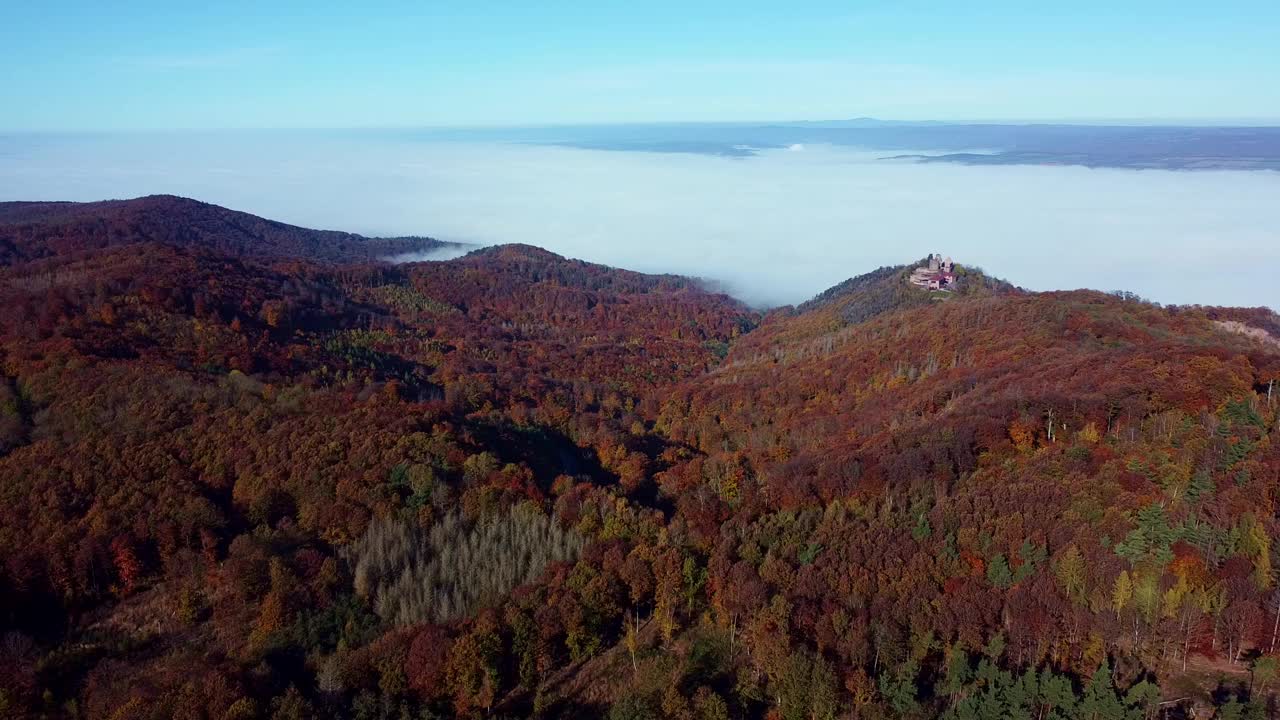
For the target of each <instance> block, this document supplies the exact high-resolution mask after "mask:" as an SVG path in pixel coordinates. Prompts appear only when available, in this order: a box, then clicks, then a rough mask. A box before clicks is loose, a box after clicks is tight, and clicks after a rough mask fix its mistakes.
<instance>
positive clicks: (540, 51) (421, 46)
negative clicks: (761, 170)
mask: <svg viewBox="0 0 1280 720" xmlns="http://www.w3.org/2000/svg"><path fill="white" fill-rule="evenodd" d="M184 5H187V4H186V3H174V2H172V0H166V1H165V2H155V3H150V2H118V3H103V2H98V1H96V0H95V1H92V2H56V1H50V2H9V3H6V8H5V10H4V12H3V22H0V92H2V93H3V94H2V97H3V98H4V100H3V103H2V104H0V129H8V130H67V129H167V128H240V127H351V126H422V125H428V126H430V125H519V124H557V123H606V122H644V121H686V120H687V121H748V120H785V119H832V118H848V117H858V116H874V117H882V118H895V119H943V120H972V119H1009V120H1016V119H1028V120H1045V119H1049V120H1095V119H1107V118H1124V119H1150V120H1226V121H1249V120H1252V121H1266V122H1269V123H1273V122H1275V121H1277V119H1280V91H1277V89H1276V78H1277V77H1280V52H1277V51H1276V48H1275V43H1276V42H1277V37H1280V3H1277V2H1275V1H1274V0H1266V1H1259V2H1217V3H1179V2H1176V0H1166V1H1164V2H1143V1H1129V0H1126V1H1124V2H1116V1H1115V0H1110V1H1107V2H1094V1H1092V0H1079V1H1076V2H1070V3H1061V4H1060V5H1059V6H1058V7H1057V8H1056V9H1054V8H1052V7H1050V6H1049V5H1048V4H1047V3H1030V2H1025V1H1023V2H986V3H979V2H972V3H954V2H913V1H911V0H903V1H899V2H865V3H856V2H853V3H851V2H810V3H777V2H749V1H745V0H735V1H733V2H702V3H689V2H666V1H665V0H649V1H647V2H628V3H613V2H608V1H606V0H597V1H595V2H528V1H522V2H484V1H482V0H473V1H471V2H457V3H439V2H413V3H402V4H397V3H382V4H379V6H378V7H377V8H376V9H372V8H370V7H368V6H366V4H364V3H353V2H346V3H340V4H333V5H332V6H327V5H326V4H324V3H320V2H308V3H288V2H270V3H265V2H218V3H203V4H200V5H203V6H202V7H183V6H184ZM191 5H195V4H191ZM1046 8H1047V9H1046Z"/></svg>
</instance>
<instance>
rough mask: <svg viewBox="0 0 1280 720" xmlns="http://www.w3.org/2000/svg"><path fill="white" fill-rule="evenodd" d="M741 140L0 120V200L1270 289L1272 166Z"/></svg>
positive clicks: (1045, 285)
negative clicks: (951, 157)
mask: <svg viewBox="0 0 1280 720" xmlns="http://www.w3.org/2000/svg"><path fill="white" fill-rule="evenodd" d="M805 150H806V151H805V152H788V151H786V150H777V151H767V152H764V153H762V154H760V155H759V156H757V157H752V158H722V157H710V156H701V155H679V154H657V153H630V152H600V151H590V150H576V149H565V148H555V147H538V146H522V145H485V144H441V143H418V142H409V141H400V140H394V141H393V140H388V139H385V137H384V138H379V137H377V136H364V135H359V134H326V133H320V132H309V133H285V132H278V133H220V134H206V135H199V136H193V135H185V134H173V135H132V136H115V137H100V138H79V139H56V138H49V137H44V138H38V139H32V138H25V139H14V138H11V139H9V140H8V141H4V140H3V139H2V138H0V155H4V156H6V162H5V163H4V164H2V165H0V200H8V199H62V200H96V199H101V198H105V197H131V196H136V195H143V194H148V193H160V192H165V193H174V194H179V195H186V196H190V197H195V198H198V199H202V200H206V201H209V202H215V203H218V204H222V205H226V206H229V207H232V208H236V209H240V210H245V211H248V212H253V213H255V214H259V215H263V216H266V217H270V218H274V219H279V220H283V221H286V222H292V223H297V224H301V225H307V226H312V227H323V228H332V229H339V230H349V231H354V232H362V233H366V234H386V235H401V234H422V235H431V236H434V237H438V238H440V239H443V240H455V241H462V242H472V243H480V244H490V243H504V242H522V243H529V244H533V245H540V246H543V247H546V248H548V249H550V250H553V251H555V252H559V253H562V254H565V255H569V256H573V257H580V258H584V259H587V260H592V261H596V262H603V263H608V264H612V265H619V266H623V267H628V268H632V269H637V270H643V271H649V272H680V273H686V274H692V275H699V276H702V277H706V278H709V279H712V280H715V281H717V282H719V283H722V284H723V286H724V287H726V288H728V289H729V290H730V291H732V292H733V293H735V294H736V295H738V296H739V297H742V298H744V299H746V300H748V301H750V302H753V303H758V304H774V303H790V302H798V301H801V300H804V299H806V298H807V297H809V296H811V295H813V294H815V293H817V292H819V291H821V290H823V289H824V288H826V287H828V286H830V285H832V284H835V283H837V282H839V281H841V280H843V279H845V278H847V277H849V276H851V275H856V274H859V273H862V272H865V271H867V270H870V269H873V268H875V267H877V266H879V265H882V264H897V263H903V262H907V261H910V260H914V259H916V258H920V257H923V256H924V255H925V254H927V253H929V252H935V251H937V252H943V253H946V254H949V255H952V256H954V257H955V258H956V259H957V261H959V262H962V263H964V262H967V263H971V264H977V265H981V266H983V267H985V268H986V269H987V270H989V271H991V272H993V273H995V274H997V275H1000V276H1003V277H1006V278H1008V279H1009V280H1010V281H1012V282H1014V283H1016V284H1019V285H1023V286H1026V287H1030V288H1033V289H1054V288H1075V287H1094V288H1098V289H1103V290H1112V289H1127V290H1132V291H1135V292H1138V293H1140V294H1142V295H1144V296H1147V297H1150V298H1152V299H1154V300H1158V301H1161V302H1166V303H1191V302H1198V303H1206V304H1209V303H1212V304H1238V305H1260V304H1267V305H1270V306H1272V307H1277V306H1280V291H1277V289H1276V287H1277V286H1276V284H1275V281H1274V274H1275V268H1277V267H1280V203H1276V202H1275V198H1276V197H1277V196H1280V173H1267V172H1167V171H1141V172H1139V171H1127V170H1089V169H1085V168H1077V167H966V166H959V165H947V164H929V165H919V164H911V163H900V162H879V161H877V160H876V159H875V158H877V157H878V156H879V155H881V154H882V153H866V152H856V151H851V150H848V149H840V148H829V147H823V146H814V145H808V146H806V148H805Z"/></svg>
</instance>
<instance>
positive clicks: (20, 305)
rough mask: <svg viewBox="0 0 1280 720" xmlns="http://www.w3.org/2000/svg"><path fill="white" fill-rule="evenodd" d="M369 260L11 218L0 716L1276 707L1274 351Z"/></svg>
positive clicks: (233, 220)
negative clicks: (775, 306) (777, 306)
mask: <svg viewBox="0 0 1280 720" xmlns="http://www.w3.org/2000/svg"><path fill="white" fill-rule="evenodd" d="M377 242H382V241H368V240H365V239H363V238H359V237H358V236H350V235H346V234H343V233H327V232H318V231H309V230H302V229H299V228H292V227H291V226H285V225H280V224H277V223H272V222H270V221H267V220H262V219H259V218H254V217H252V216H248V215H243V214H240V213H235V212H233V211H230V210H224V209H222V208H216V207H214V206H209V205H204V204H200V203H195V202H194V201H187V200H180V199H176V198H167V197H160V198H144V199H140V200H137V201H124V202H121V203H94V204H85V205H72V204H48V203H41V204H7V205H2V206H0V248H3V250H0V262H2V263H3V266H2V267H0V352H2V354H0V360H2V363H0V637H3V640H2V641H0V717H6V718H7V717H14V718H170V717H181V718H218V719H226V718H237V719H238V718H273V719H274V718H280V719H282V720H283V719H284V718H334V719H336V718H361V719H370V720H371V719H375V718H377V719H382V718H394V719H399V718H433V717H454V716H456V717H531V716H538V717H574V718H598V717H609V718H616V719H618V720H622V719H624V718H626V719H631V718H682V719H683V718H689V719H696V720H703V719H706V720H712V719H719V718H730V717H735V718H736V717H748V718H785V719H786V720H801V719H808V720H815V719H819V718H823V719H825V718H836V717H859V718H932V717H947V718H996V717H1035V718H1072V719H1074V718H1129V717H1133V718H1139V717H1153V716H1157V714H1158V713H1161V712H1164V713H1184V715H1183V716H1186V715H1185V713H1186V712H1190V711H1192V710H1193V709H1197V710H1198V711H1199V712H1200V715H1199V716H1198V717H1209V716H1211V715H1213V716H1216V717H1222V718H1227V717H1241V716H1264V715H1265V713H1266V712H1267V708H1268V707H1269V705H1268V703H1273V702H1274V700H1273V699H1272V693H1273V691H1274V690H1275V689H1276V686H1277V685H1280V682H1277V678H1276V674H1277V665H1276V662H1275V660H1274V659H1273V658H1272V655H1271V654H1272V653H1273V652H1274V651H1275V650H1276V649H1277V647H1276V634H1275V627H1276V626H1277V619H1278V618H1280V614H1278V613H1280V602H1277V598H1280V593H1278V592H1277V583H1276V577H1275V575H1276V573H1275V572H1274V570H1273V568H1274V567H1276V560H1277V558H1276V557H1274V553H1275V552H1276V548H1275V545H1276V543H1274V542H1273V539H1274V538H1275V537H1276V531H1277V527H1278V526H1277V518H1276V505H1275V503H1276V493H1277V489H1278V487H1280V449H1278V448H1277V446H1276V439H1277V431H1278V430H1280V425H1278V424H1277V417H1278V411H1280V388H1276V387H1275V384H1277V383H1278V381H1280V318H1277V317H1276V315H1275V313H1274V312H1272V311H1270V310H1266V309H1261V308H1257V309H1229V308H1199V307H1159V306H1156V305H1153V304H1150V303H1146V302H1143V301H1141V300H1139V299H1137V298H1133V297H1130V296H1116V295H1106V294H1102V293H1096V292H1089V291H1075V292H1059V293H1030V292H1025V291H1021V290H1017V289H1015V288H1012V287H1010V286H1008V285H1007V284H1005V283H1002V282H999V281H996V280H992V279H990V278H988V277H987V276H986V275H985V274H981V273H980V272H978V271H975V270H966V271H965V272H964V276H963V284H958V285H957V286H956V287H954V288H953V289H952V291H951V292H945V293H936V292H933V293H931V292H930V291H928V290H924V289H921V288H917V287H913V286H910V285H909V284H908V283H907V275H908V273H909V269H908V268H907V267H905V266H904V267H903V268H888V269H882V270H880V271H876V272H874V273H871V274H870V275H867V276H862V277H859V278H854V279H852V280H850V281H848V282H847V283H844V284H842V285H840V286H837V287H836V288H833V289H832V290H830V291H827V292H825V293H823V294H821V295H819V296H818V297H817V298H816V299H815V301H813V302H811V303H808V304H806V305H803V306H801V307H799V308H788V309H781V310H776V311H773V312H770V313H768V314H767V315H765V316H761V315H759V314H757V313H755V312H753V311H751V310H749V309H748V308H746V307H744V306H743V305H742V304H740V303H738V302H736V301H734V300H733V299H731V298H729V297H726V296H724V295H720V294H716V293H713V292H709V291H707V290H705V289H704V288H703V286H702V284H701V283H699V282H697V281H695V280H692V279H688V278H681V277H678V276H655V275H645V274H640V273H633V272H629V271H625V270H618V269H613V268H608V267H604V266H600V265H593V264H590V263H585V262H581V261H576V260H570V259H566V258H562V257H560V256H558V255H555V254H553V253H549V252H547V251H545V250H541V249H538V248H533V247H529V246H520V245H511V246H499V247H495V248H488V249H485V250H481V251H477V252H474V253H471V254H469V255H466V256H464V257H461V258H458V259H455V260H451V261H447V262H429V263H415V264H406V265H390V264H386V263H381V262H371V261H370V258H377V257H381V256H382V255H383V254H384V253H383V252H381V251H379V252H376V253H375V252H372V251H371V250H370V249H369V248H370V247H373V245H371V244H370V243H377ZM427 242H430V241H427ZM1161 703H1164V704H1161ZM1259 713H1261V715H1259ZM1175 716H1176V715H1175Z"/></svg>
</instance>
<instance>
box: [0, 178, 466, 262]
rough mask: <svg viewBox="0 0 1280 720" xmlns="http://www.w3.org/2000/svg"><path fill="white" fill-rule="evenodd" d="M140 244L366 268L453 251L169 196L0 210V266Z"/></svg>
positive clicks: (421, 240)
mask: <svg viewBox="0 0 1280 720" xmlns="http://www.w3.org/2000/svg"><path fill="white" fill-rule="evenodd" d="M139 242H161V243H166V244H171V245H180V246H193V247H203V248H206V249H209V250H215V251H218V252H223V253H227V254H231V255H236V256H243V257H275V258H287V257H292V258H307V259H311V260H319V261H325V262H353V261H363V260H372V259H376V258H379V257H384V256H390V255H395V254H399V253H406V252H415V251H423V250H430V249H433V248H439V247H445V246H451V245H452V243H444V242H441V241H438V240H433V239H431V238H425V237H397V238H367V237H363V236H361V235H355V234H352V233H345V232H335V231H331V230H310V229H307V228H302V227H298V226H296V225H287V224H285V223H281V222H275V221H273V220H264V219H262V218H260V217H257V216H254V215H250V214H248V213H243V212H237V211H235V210H228V209H227V208H224V207H219V206H217V205H210V204H208V203H202V202H198V201H196V200H189V199H187V198H180V197H175V196H172V195H152V196H149V197H142V198H137V199H134V200H107V201H103V202H91V203H70V202H7V203H0V265H12V264H14V263H16V262H22V261H27V260H35V259H39V258H44V257H50V256H54V255H66V254H71V253H79V252H86V251H92V250H97V249H101V248H105V247H113V246H117V245H123V244H130V243H139Z"/></svg>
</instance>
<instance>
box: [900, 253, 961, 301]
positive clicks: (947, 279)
mask: <svg viewBox="0 0 1280 720" xmlns="http://www.w3.org/2000/svg"><path fill="white" fill-rule="evenodd" d="M955 281H956V274H955V263H953V262H952V261H951V258H950V257H947V258H943V257H942V255H941V254H940V253H935V254H930V255H929V260H928V262H927V263H926V264H924V265H921V266H920V267H918V268H916V269H915V270H912V271H911V276H910V277H909V278H908V282H910V283H911V284H912V285H915V286H917V287H922V288H927V289H929V290H944V291H947V292H950V286H951V285H952V284H954V283H955Z"/></svg>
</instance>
